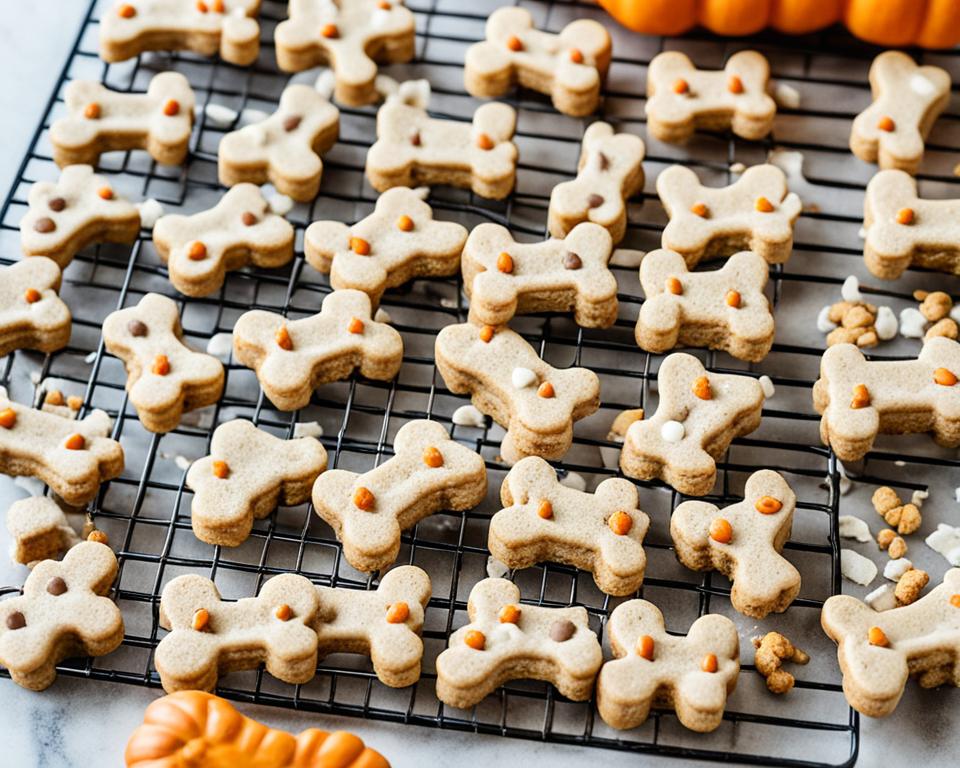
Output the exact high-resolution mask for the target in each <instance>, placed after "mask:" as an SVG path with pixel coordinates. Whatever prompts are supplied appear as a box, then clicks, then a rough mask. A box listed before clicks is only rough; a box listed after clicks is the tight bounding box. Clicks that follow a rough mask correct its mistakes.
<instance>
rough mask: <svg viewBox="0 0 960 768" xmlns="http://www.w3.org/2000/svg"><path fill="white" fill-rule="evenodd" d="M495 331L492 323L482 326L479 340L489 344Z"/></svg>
mask: <svg viewBox="0 0 960 768" xmlns="http://www.w3.org/2000/svg"><path fill="white" fill-rule="evenodd" d="M495 332H496V329H495V328H494V327H493V326H492V325H485V326H483V328H481V329H480V341H482V342H483V343H484V344H489V343H490V339H492V338H493V334H494V333H495Z"/></svg>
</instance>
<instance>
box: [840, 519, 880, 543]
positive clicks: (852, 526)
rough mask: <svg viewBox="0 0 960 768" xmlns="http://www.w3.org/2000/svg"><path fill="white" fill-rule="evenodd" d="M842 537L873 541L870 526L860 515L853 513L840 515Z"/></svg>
mask: <svg viewBox="0 0 960 768" xmlns="http://www.w3.org/2000/svg"><path fill="white" fill-rule="evenodd" d="M838 522H839V524H840V538H841V539H856V540H857V541H873V536H872V535H871V534H870V526H869V525H867V523H866V522H865V521H863V520H861V519H860V518H859V517H854V516H853V515H840V518H839V521H838Z"/></svg>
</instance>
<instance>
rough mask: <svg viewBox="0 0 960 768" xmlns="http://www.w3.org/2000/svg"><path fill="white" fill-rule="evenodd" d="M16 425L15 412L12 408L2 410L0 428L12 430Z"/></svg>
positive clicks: (0, 412)
mask: <svg viewBox="0 0 960 768" xmlns="http://www.w3.org/2000/svg"><path fill="white" fill-rule="evenodd" d="M16 423H17V412H16V411H15V410H13V408H4V409H3V410H2V411H0V427H3V428H4V429H12V428H13V425H14V424H16Z"/></svg>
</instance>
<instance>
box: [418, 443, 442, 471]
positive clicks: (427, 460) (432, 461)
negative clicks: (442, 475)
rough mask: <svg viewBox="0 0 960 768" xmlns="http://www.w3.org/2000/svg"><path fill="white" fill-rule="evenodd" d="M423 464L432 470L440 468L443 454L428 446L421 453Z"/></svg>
mask: <svg viewBox="0 0 960 768" xmlns="http://www.w3.org/2000/svg"><path fill="white" fill-rule="evenodd" d="M423 463H424V464H426V465H427V466H428V467H433V468H434V469H436V468H437V467H442V466H443V454H442V453H440V451H439V449H437V448H435V447H434V446H432V445H431V446H428V447H427V448H425V449H424V451H423Z"/></svg>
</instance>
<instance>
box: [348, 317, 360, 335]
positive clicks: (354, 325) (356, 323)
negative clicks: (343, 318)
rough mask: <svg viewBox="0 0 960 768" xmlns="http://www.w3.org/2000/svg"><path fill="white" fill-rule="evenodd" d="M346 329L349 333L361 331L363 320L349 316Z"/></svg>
mask: <svg viewBox="0 0 960 768" xmlns="http://www.w3.org/2000/svg"><path fill="white" fill-rule="evenodd" d="M347 330H348V331H350V333H363V320H361V319H360V318H359V317H351V318H350V325H348V326H347Z"/></svg>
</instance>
